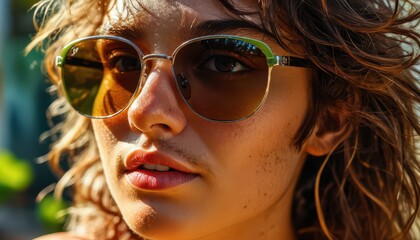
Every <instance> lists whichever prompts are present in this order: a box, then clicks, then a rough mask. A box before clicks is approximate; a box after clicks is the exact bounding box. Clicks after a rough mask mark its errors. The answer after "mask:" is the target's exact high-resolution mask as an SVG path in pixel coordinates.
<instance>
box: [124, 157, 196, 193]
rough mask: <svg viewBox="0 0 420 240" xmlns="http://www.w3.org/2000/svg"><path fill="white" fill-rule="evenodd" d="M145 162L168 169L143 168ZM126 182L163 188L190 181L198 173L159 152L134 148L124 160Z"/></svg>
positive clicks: (145, 187) (144, 186)
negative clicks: (167, 168)
mask: <svg viewBox="0 0 420 240" xmlns="http://www.w3.org/2000/svg"><path fill="white" fill-rule="evenodd" d="M145 164H152V165H153V164H158V165H162V166H166V167H169V168H170V169H169V171H158V170H149V169H145V167H144V165H145ZM125 167H126V172H125V175H126V177H127V180H128V182H129V183H130V184H131V185H133V186H134V187H136V188H138V189H143V190H163V189H167V188H170V187H174V186H178V185H181V184H184V183H186V182H189V181H192V180H193V179H195V178H196V177H198V174H194V173H193V172H192V170H190V169H188V168H187V167H185V166H183V165H182V164H180V163H178V162H177V161H175V160H174V159H172V158H169V157H167V156H165V155H163V154H160V153H159V152H144V151H141V150H136V151H133V152H132V153H130V154H129V155H128V156H127V158H126V161H125Z"/></svg>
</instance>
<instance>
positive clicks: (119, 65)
mask: <svg viewBox="0 0 420 240" xmlns="http://www.w3.org/2000/svg"><path fill="white" fill-rule="evenodd" d="M118 55H119V56H118ZM118 55H117V56H112V57H111V58H110V60H109V66H108V67H109V68H110V69H112V70H114V71H117V72H119V73H125V72H132V71H140V70H141V62H140V59H139V58H138V57H132V56H128V55H120V54H118Z"/></svg>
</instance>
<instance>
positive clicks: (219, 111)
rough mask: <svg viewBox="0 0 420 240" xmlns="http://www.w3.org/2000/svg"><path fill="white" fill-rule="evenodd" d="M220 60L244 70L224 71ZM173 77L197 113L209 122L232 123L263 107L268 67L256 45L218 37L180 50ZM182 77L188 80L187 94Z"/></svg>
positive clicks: (191, 44)
mask: <svg viewBox="0 0 420 240" xmlns="http://www.w3.org/2000/svg"><path fill="white" fill-rule="evenodd" d="M221 58H225V59H229V61H231V62H233V61H235V62H237V66H240V65H238V64H241V66H243V67H241V68H238V69H240V70H239V71H223V70H225V68H223V69H221V67H220V66H218V65H217V64H219V63H217V61H215V60H217V59H221ZM210 61H211V62H210ZM210 64H215V65H214V67H212V66H211V65H210ZM202 66H205V67H202ZM232 69H233V68H232ZM174 75H175V76H176V78H177V84H178V89H179V91H180V93H181V94H182V95H183V97H184V99H185V101H186V102H187V103H188V105H189V106H190V107H191V108H192V109H193V110H194V111H196V112H197V113H198V114H200V115H202V116H204V117H206V118H209V119H213V120H220V121H232V120H239V119H241V118H244V117H247V116H250V115H251V114H253V113H254V112H255V111H256V110H257V109H258V107H259V106H260V104H261V102H262V100H263V99H264V96H265V92H266V89H267V83H268V65H267V59H266V57H265V56H264V55H263V54H262V52H261V50H260V49H258V48H257V47H256V46H254V45H252V44H250V43H246V42H243V41H240V40H232V39H227V40H226V39H222V38H219V39H210V40H202V41H197V42H193V43H190V44H188V45H186V46H184V47H183V48H182V49H181V50H179V52H178V53H177V55H176V57H175V63H174ZM179 76H183V78H184V79H187V80H188V91H186V89H185V88H184V87H183V86H182V82H183V81H184V80H183V79H179Z"/></svg>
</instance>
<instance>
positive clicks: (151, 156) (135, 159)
mask: <svg viewBox="0 0 420 240" xmlns="http://www.w3.org/2000/svg"><path fill="white" fill-rule="evenodd" d="M143 164H159V165H163V166H167V167H170V168H172V169H174V170H176V171H180V172H185V173H192V174H194V172H193V170H192V169H190V167H188V166H186V164H185V163H181V162H179V161H176V160H175V159H173V158H171V157H168V156H166V155H165V154H163V153H160V152H157V151H154V152H147V151H143V150H134V151H132V152H130V153H129V154H128V155H127V158H126V159H125V162H124V165H125V168H126V170H127V171H133V170H136V169H139V168H140V166H141V165H143Z"/></svg>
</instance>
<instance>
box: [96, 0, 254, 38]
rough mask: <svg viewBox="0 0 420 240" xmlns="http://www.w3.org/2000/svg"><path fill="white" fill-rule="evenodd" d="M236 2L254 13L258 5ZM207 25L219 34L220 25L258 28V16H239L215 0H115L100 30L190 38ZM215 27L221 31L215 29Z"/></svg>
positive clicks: (126, 33)
mask: <svg viewBox="0 0 420 240" xmlns="http://www.w3.org/2000/svg"><path fill="white" fill-rule="evenodd" d="M235 3H236V4H237V5H238V6H239V7H241V8H242V9H246V10H250V11H253V12H255V11H256V9H257V7H258V3H257V1H235ZM204 23H205V24H204ZM222 23H223V24H222ZM203 25H205V27H203ZM208 25H212V26H211V27H209V26H208ZM218 25H220V26H218ZM206 27H207V28H208V29H207V30H208V31H210V32H209V33H207V34H217V33H222V32H223V30H224V29H223V28H225V30H229V31H230V33H232V30H234V29H254V30H256V29H258V28H259V17H258V15H257V14H253V15H252V14H251V15H249V16H245V17H243V18H241V17H239V16H237V15H235V14H233V13H231V12H229V11H228V10H227V9H225V8H224V6H223V5H222V4H221V3H220V1H218V0H206V1H203V0H201V1H199V0H181V1H175V0H158V1H156V0H114V1H111V4H110V9H109V14H108V15H107V16H106V17H105V19H104V24H103V26H102V27H101V29H100V32H102V33H108V34H112V35H122V34H125V35H135V36H126V37H131V38H138V37H141V36H142V35H146V36H151V34H154V35H156V36H158V35H162V34H163V35H165V36H167V35H170V34H172V35H173V36H174V37H175V36H178V37H181V38H182V37H185V38H191V37H195V36H189V35H194V34H195V35H205V31H204V32H203V33H197V30H198V32H200V31H202V30H204V29H205V28H206ZM229 28H231V29H229ZM217 29H218V30H220V31H219V32H217ZM215 30H216V32H214V31H215ZM211 31H213V32H211ZM143 37H144V36H143ZM184 40H185V39H184Z"/></svg>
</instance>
